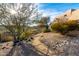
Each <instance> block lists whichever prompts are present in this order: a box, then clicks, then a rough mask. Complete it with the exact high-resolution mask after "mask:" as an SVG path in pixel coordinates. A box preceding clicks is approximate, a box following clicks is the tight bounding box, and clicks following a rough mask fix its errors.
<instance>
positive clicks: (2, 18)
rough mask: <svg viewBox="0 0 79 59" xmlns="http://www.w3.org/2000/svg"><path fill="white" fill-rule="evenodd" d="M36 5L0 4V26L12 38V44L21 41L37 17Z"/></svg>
mask: <svg viewBox="0 0 79 59" xmlns="http://www.w3.org/2000/svg"><path fill="white" fill-rule="evenodd" d="M36 7H37V5H36V4H33V3H9V4H7V3H1V4H0V25H2V26H3V27H5V28H6V29H7V30H8V31H9V32H10V33H11V34H12V36H13V37H14V43H15V42H17V41H18V40H21V39H22V36H21V35H22V34H23V33H24V32H26V31H27V29H28V27H29V25H30V24H31V23H32V20H33V19H35V18H36V15H37V8H36Z"/></svg>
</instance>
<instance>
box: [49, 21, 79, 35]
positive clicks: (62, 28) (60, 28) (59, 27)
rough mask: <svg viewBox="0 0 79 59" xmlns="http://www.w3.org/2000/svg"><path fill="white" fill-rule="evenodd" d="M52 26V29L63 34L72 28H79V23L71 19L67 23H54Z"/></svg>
mask: <svg viewBox="0 0 79 59" xmlns="http://www.w3.org/2000/svg"><path fill="white" fill-rule="evenodd" d="M50 26H51V30H52V31H56V32H61V33H62V34H65V33H67V32H69V31H72V30H79V24H78V23H77V21H76V20H70V21H67V22H65V23H58V22H57V23H52V24H51V25H50Z"/></svg>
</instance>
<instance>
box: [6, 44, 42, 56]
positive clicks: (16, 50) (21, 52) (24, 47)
mask: <svg viewBox="0 0 79 59" xmlns="http://www.w3.org/2000/svg"><path fill="white" fill-rule="evenodd" d="M14 55H15V56H41V55H40V54H38V53H37V51H35V49H34V48H32V46H31V45H30V44H27V43H23V42H20V43H18V44H17V45H16V46H13V48H12V49H11V50H10V52H9V53H8V54H7V55H6V56H14Z"/></svg>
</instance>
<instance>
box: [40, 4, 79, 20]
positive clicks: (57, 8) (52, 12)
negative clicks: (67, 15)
mask: <svg viewBox="0 0 79 59" xmlns="http://www.w3.org/2000/svg"><path fill="white" fill-rule="evenodd" d="M69 9H79V3H40V4H39V11H40V12H42V13H43V16H50V17H51V21H52V20H53V19H54V18H55V17H56V16H57V15H59V14H62V13H64V12H65V11H67V10H69Z"/></svg>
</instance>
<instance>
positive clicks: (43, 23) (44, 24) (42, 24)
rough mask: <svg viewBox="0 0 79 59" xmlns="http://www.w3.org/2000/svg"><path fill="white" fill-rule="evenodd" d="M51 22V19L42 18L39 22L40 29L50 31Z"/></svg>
mask: <svg viewBox="0 0 79 59" xmlns="http://www.w3.org/2000/svg"><path fill="white" fill-rule="evenodd" d="M49 21H50V18H49V17H42V18H41V19H40V20H39V22H38V23H39V25H38V26H39V27H41V28H42V27H45V28H46V31H48V30H49V25H48V23H49Z"/></svg>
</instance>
